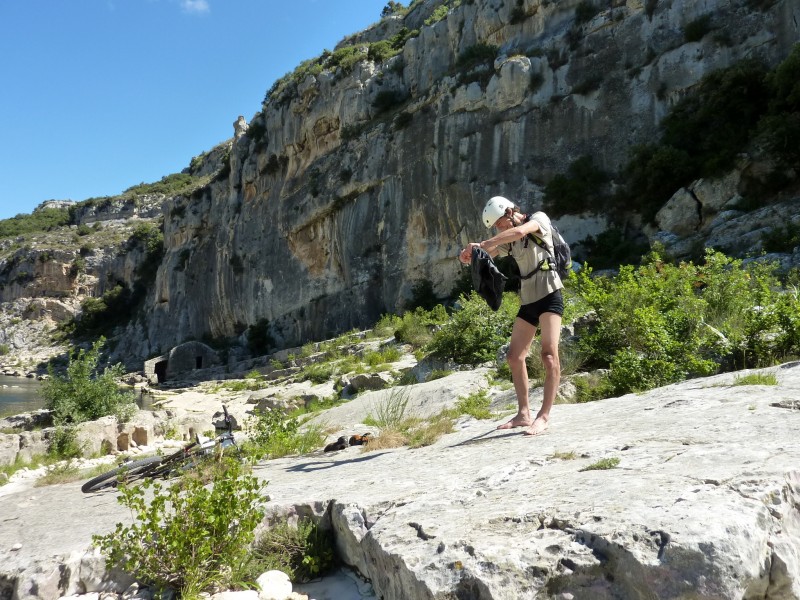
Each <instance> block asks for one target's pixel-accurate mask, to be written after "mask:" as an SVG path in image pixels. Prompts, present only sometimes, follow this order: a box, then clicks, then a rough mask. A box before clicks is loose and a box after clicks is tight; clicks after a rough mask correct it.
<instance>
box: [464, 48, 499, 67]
mask: <svg viewBox="0 0 800 600" xmlns="http://www.w3.org/2000/svg"><path fill="white" fill-rule="evenodd" d="M499 51H500V48H498V47H497V46H495V45H492V44H475V45H474V46H470V47H469V48H467V49H466V50H464V52H462V53H461V54H460V55H459V56H458V60H457V61H456V66H457V67H459V68H461V69H469V68H472V67H474V66H475V65H478V64H485V63H491V62H494V59H495V58H497V53H498V52H499Z"/></svg>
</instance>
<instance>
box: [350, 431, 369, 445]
mask: <svg viewBox="0 0 800 600" xmlns="http://www.w3.org/2000/svg"><path fill="white" fill-rule="evenodd" d="M371 439H372V434H371V433H369V432H367V433H365V434H364V435H351V436H350V445H351V446H366V445H367V443H368V442H369V441H370V440H371Z"/></svg>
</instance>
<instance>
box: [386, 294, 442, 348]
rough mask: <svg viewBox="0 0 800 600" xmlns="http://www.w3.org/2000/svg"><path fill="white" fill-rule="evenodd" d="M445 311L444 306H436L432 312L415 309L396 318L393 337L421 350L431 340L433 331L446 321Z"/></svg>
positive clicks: (420, 308) (419, 308)
mask: <svg viewBox="0 0 800 600" xmlns="http://www.w3.org/2000/svg"><path fill="white" fill-rule="evenodd" d="M447 318H448V317H447V311H446V310H445V308H444V306H442V305H441V304H437V305H436V306H434V307H433V309H432V310H425V309H424V308H422V307H417V308H415V309H414V310H413V311H408V312H406V313H404V314H403V316H402V317H398V318H397V320H398V321H399V322H398V323H397V327H396V329H395V331H394V337H395V339H396V340H397V341H398V342H403V343H406V344H411V345H412V346H414V347H415V348H421V347H423V346H424V345H425V344H427V343H428V342H430V341H431V339H432V338H433V335H434V334H433V330H434V329H435V328H436V327H437V326H438V325H440V324H442V323H444V322H445V321H447Z"/></svg>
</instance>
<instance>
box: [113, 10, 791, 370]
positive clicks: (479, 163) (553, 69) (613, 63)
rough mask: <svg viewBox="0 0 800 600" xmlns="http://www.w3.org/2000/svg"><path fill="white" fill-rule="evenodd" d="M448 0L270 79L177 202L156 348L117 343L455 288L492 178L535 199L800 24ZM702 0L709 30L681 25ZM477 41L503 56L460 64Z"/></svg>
mask: <svg viewBox="0 0 800 600" xmlns="http://www.w3.org/2000/svg"><path fill="white" fill-rule="evenodd" d="M439 4H441V2H434V1H427V2H418V3H415V4H414V5H413V7H412V9H411V10H410V12H409V13H408V14H407V15H405V16H403V17H401V16H391V17H388V18H385V19H383V20H382V21H381V22H380V23H378V24H376V25H375V26H373V27H372V28H370V29H368V30H367V31H365V32H361V33H360V34H357V35H355V36H353V38H351V39H348V40H345V42H343V44H348V45H350V44H354V43H355V44H358V43H367V42H368V41H374V40H376V39H386V38H387V37H390V36H391V35H393V34H394V33H396V32H398V31H401V28H402V27H406V28H407V29H409V30H411V29H418V35H416V37H410V38H409V39H408V40H407V41H405V43H404V45H403V47H402V51H401V52H400V54H398V55H397V56H394V57H392V58H390V59H389V60H387V61H385V62H382V63H379V62H374V61H370V60H363V61H360V62H358V63H357V64H355V66H354V67H353V70H352V73H350V74H343V73H342V69H341V68H340V69H338V70H335V69H334V70H324V69H323V70H322V71H321V72H318V73H317V74H316V75H312V74H309V75H308V76H307V77H305V78H303V79H301V80H300V81H297V82H294V83H290V84H288V85H285V86H283V87H282V88H280V87H279V88H277V89H276V90H273V93H271V94H270V95H269V97H268V99H267V101H266V102H265V104H264V108H263V111H261V112H259V113H257V114H256V115H255V116H254V117H253V119H252V120H251V123H250V126H249V130H248V133H247V134H246V135H244V136H242V137H240V138H239V139H238V140H237V141H236V142H235V143H234V144H233V146H232V148H231V151H230V158H229V165H230V167H229V170H228V169H227V168H226V169H225V171H227V173H224V176H223V177H219V178H218V179H217V180H216V181H215V182H214V183H212V184H210V185H209V186H208V187H206V188H204V189H203V190H201V191H199V192H197V193H195V194H194V195H193V196H192V197H191V198H184V197H180V198H176V199H173V200H170V201H168V202H167V203H166V209H165V215H166V218H165V224H164V232H165V244H166V257H165V260H164V263H163V265H162V267H161V269H160V270H159V274H158V279H157V282H156V286H155V289H154V290H153V303H152V306H151V308H150V314H149V316H148V319H147V321H146V323H144V322H143V323H142V324H141V325H140V329H139V330H138V331H139V333H141V334H142V335H143V336H144V338H145V339H146V340H147V342H146V345H147V348H143V347H142V345H141V342H140V341H139V340H135V339H134V337H133V336H131V343H130V344H123V347H121V350H123V351H124V352H132V353H134V354H143V353H147V352H152V351H154V350H160V349H163V348H166V347H169V346H170V345H173V344H175V343H178V342H180V341H182V340H184V339H186V338H187V337H191V336H194V337H199V336H201V335H203V334H208V333H210V334H211V335H212V336H231V335H235V334H237V333H240V332H241V331H243V329H244V328H245V327H246V326H247V325H249V324H252V323H254V322H256V321H258V320H259V319H268V320H269V322H270V324H271V328H272V334H273V336H274V337H275V338H276V341H277V342H278V343H279V344H281V345H286V344H290V343H296V342H298V341H301V340H304V339H308V338H315V337H316V338H320V337H322V336H325V335H328V334H330V333H332V332H335V331H342V330H346V329H348V328H351V327H355V326H362V325H366V324H368V323H369V322H371V321H372V320H374V319H375V318H377V317H379V316H380V315H381V314H382V313H384V312H387V311H392V310H395V309H397V308H398V307H400V306H401V305H402V304H403V302H404V300H406V299H407V298H408V296H409V294H410V290H411V287H412V286H413V285H414V283H415V282H419V281H421V280H430V281H432V282H433V283H434V288H435V290H436V291H437V292H439V293H442V294H443V295H444V294H446V293H447V292H448V291H450V289H451V287H452V285H453V282H454V280H455V279H456V278H457V277H458V275H459V268H460V267H459V265H458V263H457V261H456V260H455V259H454V256H455V255H456V252H457V250H458V249H459V248H460V247H461V246H462V245H463V244H464V243H465V242H467V241H469V240H474V239H477V238H479V237H481V236H482V235H483V232H482V231H481V229H480V224H479V221H478V219H477V218H476V214H477V211H478V209H479V207H480V206H481V205H482V203H483V202H484V201H485V199H486V197H488V196H490V195H493V194H506V195H509V196H510V197H513V198H518V199H520V200H521V201H522V202H523V203H528V204H536V202H537V201H538V200H539V199H540V191H541V185H542V184H543V183H544V182H546V181H547V179H548V178H549V177H550V176H551V175H552V174H554V173H557V172H560V171H563V170H564V167H565V165H566V164H568V163H569V162H570V161H571V160H574V159H576V158H577V157H579V156H581V155H585V154H591V155H593V156H594V158H595V159H596V161H597V162H598V163H599V164H600V165H601V166H602V167H603V168H605V169H608V170H609V171H614V170H616V169H619V168H620V166H621V165H622V164H623V162H624V160H625V158H626V156H627V152H628V150H629V148H630V147H631V145H632V144H635V143H641V142H643V141H646V140H648V139H650V138H652V137H653V136H654V135H655V133H656V127H657V124H658V123H659V120H660V118H661V117H662V116H663V115H664V114H665V113H666V111H667V110H668V108H669V106H670V105H671V104H672V103H674V102H675V101H676V100H677V99H679V98H681V97H682V96H683V95H684V94H686V93H687V91H688V90H690V89H691V88H692V86H694V85H695V84H696V83H697V82H698V81H699V80H700V78H701V77H702V76H703V75H705V74H707V73H709V72H710V71H713V70H715V69H719V68H722V67H725V66H728V65H730V64H732V63H733V62H735V61H737V60H739V59H741V58H744V57H758V58H760V59H763V60H764V61H766V62H767V63H768V64H774V63H776V62H777V61H779V60H781V59H782V58H783V57H785V56H786V55H787V53H788V52H789V50H790V48H791V46H792V44H793V43H795V42H796V41H797V40H798V36H799V35H800V34H799V33H798V21H799V20H800V3H798V2H797V0H784V1H781V2H777V3H772V4H770V5H769V6H760V7H759V8H754V7H752V6H751V4H748V3H746V2H744V1H736V2H717V1H714V0H712V1H709V2H703V3H698V2H689V1H682V0H674V1H672V2H664V1H659V2H647V3H645V4H642V3H640V2H635V1H631V2H627V3H620V2H614V3H611V4H610V5H607V6H605V7H604V10H601V11H600V12H598V13H597V14H596V15H594V16H593V17H591V19H589V20H588V21H587V22H585V23H582V24H576V7H577V6H578V3H577V2H571V1H567V2H557V3H556V2H549V1H546V0H524V1H521V2H516V3H511V2H500V1H499V0H476V1H474V2H462V3H460V6H456V7H455V8H452V9H451V10H450V11H449V12H448V13H447V16H446V17H445V18H443V19H441V20H439V21H438V22H435V23H433V24H430V25H426V24H425V20H426V19H428V20H429V21H430V15H431V14H432V11H433V10H434V9H435V8H436V6H437V5H439ZM453 4H458V3H453ZM699 18H707V19H710V23H711V25H710V27H711V28H712V30H713V32H714V33H715V35H706V36H705V37H703V38H702V39H701V40H700V41H694V42H686V41H685V34H684V30H683V28H684V27H685V26H686V25H687V24H688V23H690V22H692V21H695V20H697V19H699ZM482 44H483V45H495V46H498V47H499V48H500V51H499V55H498V57H497V58H496V59H495V60H494V62H493V63H489V64H487V65H482V64H477V66H476V65H472V66H466V67H465V66H464V60H463V57H464V56H465V54H467V55H468V54H469V51H470V49H472V48H475V47H479V46H480V45H482ZM365 58H366V56H365ZM460 59H461V60H460ZM387 98H388V100H387ZM387 104H388V105H389V106H388V107H387ZM572 225H573V226H572V227H570V229H571V231H572V234H571V237H572V241H578V240H579V239H580V238H579V237H577V235H576V232H577V233H578V235H581V234H582V235H583V236H585V235H586V234H589V233H597V232H598V231H601V230H602V229H603V228H604V227H605V226H606V224H605V221H604V218H603V216H602V215H601V216H597V215H585V216H583V217H579V218H573V219H572ZM568 237H569V234H568Z"/></svg>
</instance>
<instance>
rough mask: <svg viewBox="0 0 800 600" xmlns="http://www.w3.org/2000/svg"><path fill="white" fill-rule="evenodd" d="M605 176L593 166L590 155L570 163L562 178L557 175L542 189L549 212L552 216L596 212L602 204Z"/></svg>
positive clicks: (606, 177) (605, 182)
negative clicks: (587, 211)
mask: <svg viewBox="0 0 800 600" xmlns="http://www.w3.org/2000/svg"><path fill="white" fill-rule="evenodd" d="M607 183H608V175H607V174H606V173H605V172H604V171H602V170H601V169H599V168H597V167H596V166H595V165H594V161H593V160H592V157H591V156H582V157H580V158H579V159H577V160H575V161H574V162H572V163H571V164H570V165H569V167H568V168H567V172H566V174H565V175H556V176H555V177H553V179H552V180H550V183H548V184H547V186H546V187H545V190H544V199H545V203H546V205H547V210H548V213H549V214H551V215H552V216H559V215H565V214H569V213H580V212H583V211H586V210H597V209H599V208H600V207H601V206H602V205H603V204H604V202H605V200H604V198H605V195H606V194H605V191H606V190H605V188H606V184H607Z"/></svg>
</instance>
